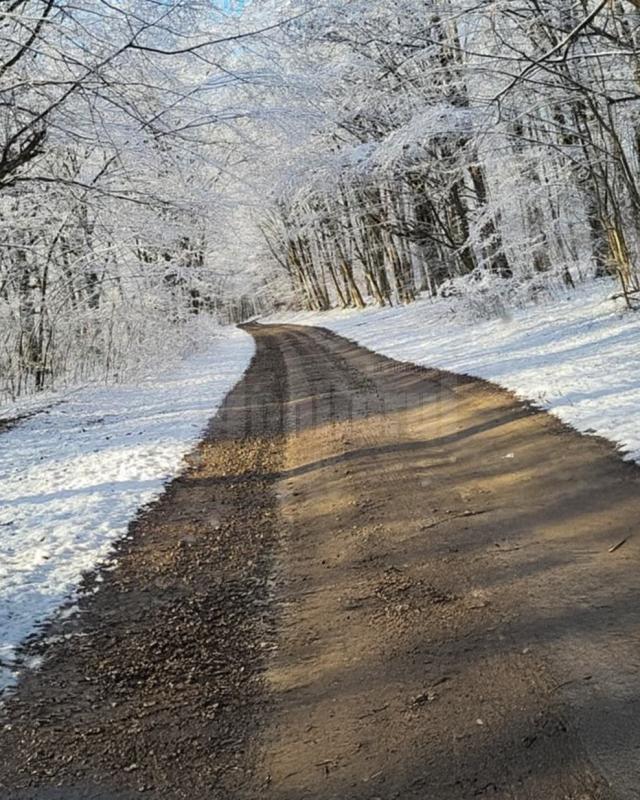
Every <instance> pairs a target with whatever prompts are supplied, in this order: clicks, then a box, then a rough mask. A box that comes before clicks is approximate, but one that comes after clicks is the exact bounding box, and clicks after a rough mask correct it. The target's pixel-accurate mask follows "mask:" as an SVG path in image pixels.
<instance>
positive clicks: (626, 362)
mask: <svg viewBox="0 0 640 800" xmlns="http://www.w3.org/2000/svg"><path fill="white" fill-rule="evenodd" d="M616 291H618V288H617V286H616V285H615V284H614V283H613V282H610V281H607V280H603V281H598V282H596V283H594V284H591V285H589V286H586V287H583V288H582V289H580V290H579V291H577V292H570V293H568V295H567V297H566V298H565V299H562V300H556V301H553V302H547V303H541V304H540V305H535V306H530V307H528V308H526V309H524V310H519V311H516V312H513V313H512V314H511V315H510V317H509V318H508V319H493V320H488V321H482V322H477V321H476V322H472V321H469V320H465V319H464V318H463V317H461V316H460V314H456V313H455V308H454V307H452V303H451V301H445V300H436V301H431V300H421V301H419V302H417V303H413V304H411V305H408V306H404V307H399V308H390V309H365V310H364V311H361V312H356V311H346V312H345V311H331V312H327V313H324V314H313V315H312V314H298V315H296V316H294V317H291V316H289V317H287V320H288V321H291V322H297V323H298V324H308V325H322V326H324V327H326V328H329V329H330V330H332V331H335V332H336V333H339V334H341V335H342V336H346V337H347V338H349V339H352V340H354V341H356V342H357V343H358V344H361V345H364V346H365V347H368V348H369V349H371V350H375V351H377V352H379V353H383V354H384V355H387V356H391V357H392V358H395V359H398V360H400V361H411V362H413V363H415V364H420V365H422V366H428V367H440V368H442V369H447V370H450V371H452V372H458V373H465V374H468V375H474V376H477V377H481V378H485V379H487V380H490V381H493V382H494V383H497V384H499V385H501V386H504V387H506V388H507V389H511V390H512V391H513V392H515V393H516V394H517V395H518V396H519V397H521V398H527V399H529V400H532V401H533V402H534V403H535V404H536V405H537V406H539V407H541V408H544V409H547V410H548V411H550V412H552V413H553V414H555V415H556V416H557V417H559V418H560V419H561V420H563V421H564V422H567V423H569V424H570V425H572V426H573V427H574V428H577V429H578V430H579V431H582V432H583V433H597V434H599V435H601V436H604V437H606V438H607V439H609V440H611V441H612V442H615V443H616V444H617V445H618V446H619V447H620V449H621V451H622V452H623V453H624V454H625V456H626V457H627V458H630V459H633V460H635V461H639V462H640V312H629V311H626V310H625V309H624V307H623V305H622V304H621V301H616V300H611V299H609V298H610V297H611V296H612V294H614V293H615V292H616Z"/></svg>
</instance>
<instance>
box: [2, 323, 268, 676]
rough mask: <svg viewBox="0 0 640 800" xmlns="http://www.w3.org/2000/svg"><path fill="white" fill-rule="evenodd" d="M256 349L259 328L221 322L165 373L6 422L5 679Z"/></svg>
mask: <svg viewBox="0 0 640 800" xmlns="http://www.w3.org/2000/svg"><path fill="white" fill-rule="evenodd" d="M253 353H254V343H253V339H252V337H251V336H249V335H248V334H247V333H245V332H243V331H240V330H234V329H221V333H220V335H219V336H216V337H215V338H214V339H213V341H212V342H211V343H210V345H209V346H208V347H207V348H206V350H204V351H203V352H201V353H198V354H196V355H193V356H191V357H189V358H187V359H185V360H184V361H183V362H182V363H181V364H180V365H179V366H176V367H174V368H171V369H170V370H169V371H167V372H165V373H164V374H160V375H156V376H154V377H153V378H151V377H150V378H147V379H145V380H143V381H140V382H139V383H137V384H131V385H122V386H112V387H105V388H87V389H81V390H78V391H75V392H73V393H72V394H71V395H67V396H66V397H63V398H62V401H61V402H59V403H55V404H53V405H51V406H49V408H47V409H46V410H44V411H41V412H40V413H38V414H36V415H35V416H32V417H30V418H29V419H27V420H24V421H22V422H21V423H19V424H18V425H16V427H13V428H11V429H9V430H8V431H5V432H0V691H1V690H2V689H4V688H6V687H7V686H9V685H11V684H12V683H13V682H14V681H15V679H16V677H17V674H18V673H19V670H20V663H19V657H18V658H17V655H16V649H17V648H18V646H19V644H20V643H21V642H22V641H24V639H25V638H26V637H28V636H29V635H30V634H32V633H34V632H35V631H36V630H37V629H38V627H39V626H40V624H41V623H42V622H44V621H46V620H47V618H50V617H51V615H52V614H54V612H55V611H56V609H58V608H59V607H60V606H61V604H63V603H64V602H65V601H68V600H70V599H71V598H72V597H73V595H74V591H75V590H76V588H77V586H78V583H79V581H80V580H81V578H82V575H83V573H84V572H86V571H88V570H91V569H92V568H94V567H96V565H98V564H99V563H101V562H104V561H106V560H108V558H109V554H110V551H111V549H112V546H113V544H114V542H115V541H116V540H117V539H119V538H120V537H123V536H124V535H126V533H127V527H128V523H129V522H130V521H131V520H132V519H133V517H134V516H135V514H136V512H137V510H138V509H139V508H140V507H141V506H143V505H145V504H146V503H149V502H150V501H152V500H153V499H155V498H156V497H157V496H158V495H159V494H160V493H161V492H162V489H163V486H164V484H165V482H166V481H167V480H168V479H169V478H171V477H173V476H175V475H176V474H178V473H179V472H180V471H181V469H182V467H183V465H184V457H185V455H186V454H187V453H188V452H189V451H190V450H191V449H192V448H193V447H194V445H195V444H196V442H197V441H198V440H199V439H200V437H201V436H202V433H203V430H204V428H205V427H206V424H207V422H208V420H209V419H210V418H211V417H212V416H213V415H214V414H215V412H216V410H217V408H218V406H219V405H220V404H221V402H222V400H223V399H224V397H225V395H226V394H227V393H228V392H229V390H230V389H231V388H232V387H233V386H234V384H235V383H236V382H237V381H238V380H239V379H240V377H241V376H242V374H243V372H244V371H245V369H246V368H247V366H248V364H249V362H250V360H251V358H252V356H253ZM25 666H26V665H25ZM31 666H32V665H31Z"/></svg>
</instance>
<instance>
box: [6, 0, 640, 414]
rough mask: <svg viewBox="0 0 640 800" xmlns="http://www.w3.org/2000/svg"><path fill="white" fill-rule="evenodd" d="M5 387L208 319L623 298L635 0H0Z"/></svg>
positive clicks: (25, 388)
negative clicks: (569, 297) (597, 287)
mask: <svg viewBox="0 0 640 800" xmlns="http://www.w3.org/2000/svg"><path fill="white" fill-rule="evenodd" d="M0 38H1V40H2V46H1V48H0V395H1V396H2V397H5V398H7V397H9V398H11V397H16V396H19V395H22V394H29V393H33V392H36V391H40V390H43V389H51V388H57V387H59V386H61V385H75V384H79V383H81V382H85V381H92V380H97V381H120V380H123V379H125V378H126V377H127V376H128V375H130V374H132V373H135V372H136V371H137V370H140V369H141V368H143V367H144V368H148V367H149V365H153V364H155V363H158V364H159V363H163V362H164V361H166V360H167V359H170V358H171V357H173V356H174V355H175V354H176V353H180V352H182V351H184V350H186V349H188V348H189V347H192V346H193V344H194V343H195V342H197V341H198V340H199V339H201V338H202V337H204V336H207V335H208V334H209V333H210V332H211V331H213V330H214V329H215V326H216V325H217V324H220V323H228V322H235V321H239V320H241V319H245V318H248V317H251V316H253V315H257V314H265V313H268V312H270V311H277V310H282V309H285V308H286V309H295V308H303V309H309V310H315V311H322V310H326V309H329V308H332V307H342V308H349V307H352V308H363V307H364V306H366V305H373V304H376V305H380V306H384V305H396V304H405V303H410V302H412V301H413V300H415V299H416V298H417V297H419V296H421V295H422V296H424V295H425V294H426V295H427V296H431V297H436V296H446V297H453V298H457V299H458V302H459V304H460V306H461V307H463V308H465V309H466V310H467V311H469V312H470V313H472V314H474V315H478V316H491V315H495V314H500V313H503V312H504V310H505V309H508V308H510V307H513V306H516V305H520V304H523V303H527V302H531V301H537V300H539V299H540V298H542V297H544V296H546V295H549V294H553V293H554V292H555V291H558V290H562V291H565V290H567V289H569V290H571V289H573V288H574V287H576V286H577V285H578V284H580V283H583V282H585V281H589V280H592V279H594V278H597V277H603V276H606V275H612V276H614V277H615V278H616V279H617V282H618V284H617V285H618V289H617V290H616V291H617V292H618V293H619V294H620V296H621V298H623V299H624V301H625V302H626V304H627V306H628V307H629V309H633V308H634V307H635V305H636V302H635V301H636V297H637V296H638V293H639V292H640V266H639V257H640V228H639V226H638V219H640V169H639V167H640V115H639V113H638V101H639V100H640V0H397V2H394V3H389V2H379V0H340V2H338V0H326V2H323V3H316V2H308V0H296V1H295V2H294V1H293V0H281V1H280V2H273V0H252V2H247V3H238V4H233V3H226V4H215V3H211V2H210V1H209V0H165V1H164V2H162V3H158V2H156V0H120V1H119V2H115V3H112V2H108V0H76V1H74V2H70V0H5V2H4V3H3V4H2V6H1V7H0Z"/></svg>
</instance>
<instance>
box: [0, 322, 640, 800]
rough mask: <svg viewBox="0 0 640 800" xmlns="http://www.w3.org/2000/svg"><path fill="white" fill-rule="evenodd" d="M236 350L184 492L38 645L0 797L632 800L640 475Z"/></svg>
mask: <svg viewBox="0 0 640 800" xmlns="http://www.w3.org/2000/svg"><path fill="white" fill-rule="evenodd" d="M248 330H250V332H251V333H252V335H253V336H254V337H255V339H256V344H257V352H256V355H255V357H254V360H253V361H252V363H251V366H250V368H249V370H248V372H247V373H246V375H245V378H244V379H243V380H242V382H241V383H240V384H238V385H237V386H236V388H235V389H234V390H233V391H232V392H231V394H230V395H229V396H228V397H227V399H226V401H225V403H224V405H223V406H222V408H221V409H220V411H219V412H218V414H217V416H216V418H215V419H214V420H213V422H212V424H211V426H210V429H209V430H208V433H207V435H206V438H205V440H204V441H203V442H202V444H201V445H200V447H199V448H198V449H197V450H196V451H195V452H194V453H193V454H192V456H191V458H190V465H189V469H188V470H187V471H186V472H185V474H184V475H182V476H181V477H180V478H178V479H177V480H175V481H173V482H172V483H171V484H170V485H169V486H168V488H167V491H166V492H165V493H164V495H163V496H162V497H161V498H160V499H159V500H158V501H157V502H156V503H155V504H153V505H152V506H150V507H149V508H148V509H147V510H145V512H144V513H143V514H142V515H140V516H139V518H138V519H137V520H136V521H135V522H134V523H133V525H132V528H131V533H132V537H131V538H129V539H127V540H126V541H123V542H122V544H121V545H120V547H119V549H118V552H117V557H118V567H117V569H113V570H105V571H104V572H103V573H102V574H99V575H89V576H87V579H86V581H85V589H87V590H90V591H87V592H85V593H84V594H83V595H82V596H81V599H80V602H79V608H80V610H79V612H78V613H76V614H75V615H72V616H69V617H68V618H66V619H64V618H60V619H58V620H57V621H56V622H55V623H52V624H51V626H50V628H49V630H47V631H45V634H44V635H43V637H42V638H40V639H39V640H37V641H35V642H32V643H31V644H30V645H29V647H28V654H27V655H29V656H39V657H42V659H43V660H42V666H41V668H40V669H39V670H38V671H36V672H31V673H26V674H24V675H23V676H22V678H21V681H20V683H19V685H18V687H17V689H16V691H15V692H14V693H13V694H11V695H10V696H9V697H8V698H7V701H6V703H5V705H4V707H3V709H2V711H1V712H0V736H1V737H2V738H1V742H0V797H2V798H7V800H26V798H30V799H31V798H33V800H40V798H43V799H44V798H47V800H80V799H81V798H83V799H86V798H96V800H97V799H98V798H101V799H102V798H110V800H125V799H126V800H128V799H129V798H133V797H140V796H149V797H153V798H162V799H163V800H174V798H190V800H212V798H215V800H231V799H232V798H233V799H234V800H257V799H258V798H260V800H262V799H263V798H264V800H303V798H305V800H306V799H309V800H334V799H335V800H337V799H339V800H374V798H378V800H392V799H393V800H414V799H415V800H427V799H428V800H467V798H476V797H491V798H504V800H507V798H509V800H514V798H515V799H516V800H525V798H526V799H527V800H541V798H545V800H561V799H562V800H605V798H606V799H607V800H613V798H620V799H622V800H626V798H637V797H638V796H639V795H640V760H639V759H638V752H639V750H640V707H639V706H640V680H639V678H638V668H639V666H640V646H639V645H640V641H639V639H640V602H639V600H640V598H639V596H638V594H639V586H640V581H639V579H638V570H637V564H638V559H639V557H640V552H639V550H640V540H639V539H638V538H637V537H635V538H634V534H635V533H636V525H637V520H638V518H639V516H640V493H639V492H638V488H639V486H640V484H639V480H640V479H639V474H640V473H638V469H637V467H635V466H633V465H631V464H628V463H624V462H622V461H621V460H620V458H619V457H618V455H617V454H616V453H615V451H614V449H613V447H612V446H611V445H610V444H608V443H606V442H604V441H603V440H600V439H596V438H593V437H582V436H580V435H579V434H577V433H575V432H574V431H571V430H569V429H567V428H566V427H564V426H563V425H562V423H560V422H559V421H558V420H556V419H554V418H552V417H550V416H549V415H547V414H545V413H544V412H540V411H536V410H534V409H532V408H530V407H528V406H527V405H525V404H522V403H520V402H518V401H516V400H514V398H513V397H512V396H511V395H509V394H508V393H507V392H505V391H503V390H500V389H497V388H495V387H493V386H491V385H489V384H486V383H483V382H482V381H480V380H476V379H473V378H466V377H465V378H462V377H459V376H456V375H453V374H449V373H445V372H441V371H436V370H426V369H422V368H418V367H412V366H409V365H404V364H400V363H398V362H396V361H393V360H391V359H388V358H385V357H382V356H379V355H375V354H373V353H371V352H369V351H367V350H365V349H363V348H360V347H357V346H355V345H353V344H352V343H350V342H348V341H347V340H345V339H342V338H340V337H338V336H336V335H333V334H330V333H328V332H326V331H323V330H320V329H314V328H297V327H295V326H286V325H273V326H257V325H256V326H250V327H249V328H248ZM98 578H99V580H97V579H98ZM93 589H96V591H93Z"/></svg>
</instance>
